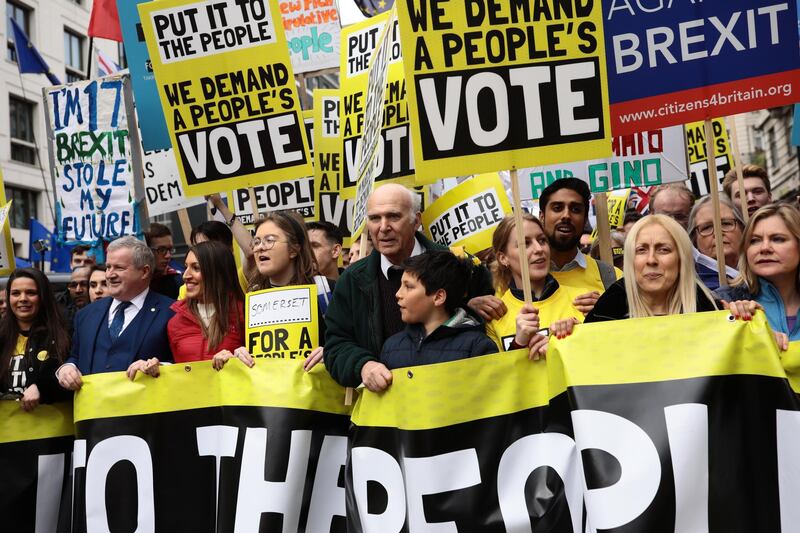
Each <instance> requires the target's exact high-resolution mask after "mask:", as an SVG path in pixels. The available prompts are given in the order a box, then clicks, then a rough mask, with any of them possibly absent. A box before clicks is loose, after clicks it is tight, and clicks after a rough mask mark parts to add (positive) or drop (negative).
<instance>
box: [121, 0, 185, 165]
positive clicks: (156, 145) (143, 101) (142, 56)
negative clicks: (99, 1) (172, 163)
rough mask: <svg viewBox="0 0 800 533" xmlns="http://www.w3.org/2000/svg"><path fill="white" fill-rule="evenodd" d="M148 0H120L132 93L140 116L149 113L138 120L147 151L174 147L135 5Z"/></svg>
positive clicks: (143, 144) (143, 143)
mask: <svg viewBox="0 0 800 533" xmlns="http://www.w3.org/2000/svg"><path fill="white" fill-rule="evenodd" d="M146 1H148V0H118V1H117V10H118V11H119V24H120V27H121V28H122V38H123V39H124V45H125V57H126V58H127V60H128V69H129V70H130V73H131V81H132V82H133V94H134V97H135V98H136V111H137V114H138V115H139V116H140V117H147V120H142V121H141V122H140V123H139V128H140V129H141V132H142V146H144V149H145V150H147V151H150V150H167V149H169V148H172V143H171V142H170V140H169V132H168V131H167V124H166V122H165V121H164V110H163V109H162V107H161V100H159V97H158V88H157V87H156V78H155V76H154V75H153V69H152V68H151V67H150V53H149V52H148V51H147V43H145V42H144V34H143V33H142V25H141V23H140V22H139V10H138V9H136V6H137V5H139V4H141V3H142V2H146Z"/></svg>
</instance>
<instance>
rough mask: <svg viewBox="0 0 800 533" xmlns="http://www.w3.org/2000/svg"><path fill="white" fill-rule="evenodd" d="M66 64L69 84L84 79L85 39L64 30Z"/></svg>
mask: <svg viewBox="0 0 800 533" xmlns="http://www.w3.org/2000/svg"><path fill="white" fill-rule="evenodd" d="M64 63H65V64H66V66H67V68H66V71H67V83H72V82H74V81H80V80H82V79H84V73H85V72H86V69H85V68H84V67H83V37H81V36H80V35H78V34H77V33H73V32H71V31H69V30H64Z"/></svg>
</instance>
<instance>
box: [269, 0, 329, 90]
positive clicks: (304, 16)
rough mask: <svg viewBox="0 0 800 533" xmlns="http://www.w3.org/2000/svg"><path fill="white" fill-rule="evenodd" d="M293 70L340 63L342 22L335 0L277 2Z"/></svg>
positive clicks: (301, 72)
mask: <svg viewBox="0 0 800 533" xmlns="http://www.w3.org/2000/svg"><path fill="white" fill-rule="evenodd" d="M278 5H279V6H280V10H281V18H282V19H283V29H284V30H285V31H286V42H287V44H288V45H289V56H290V57H291V59H292V68H294V73H295V74H303V73H305V72H313V71H316V70H323V69H326V68H338V67H339V44H340V40H341V39H340V33H341V29H342V27H341V24H340V22H339V9H338V8H337V6H336V2H335V0H280V1H279V2H278Z"/></svg>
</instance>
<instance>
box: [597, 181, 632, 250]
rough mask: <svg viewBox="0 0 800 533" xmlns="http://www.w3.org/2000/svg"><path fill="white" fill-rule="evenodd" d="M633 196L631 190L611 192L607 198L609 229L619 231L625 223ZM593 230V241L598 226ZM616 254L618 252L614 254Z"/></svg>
mask: <svg viewBox="0 0 800 533" xmlns="http://www.w3.org/2000/svg"><path fill="white" fill-rule="evenodd" d="M630 195H631V190H630V189H617V190H614V191H611V193H609V194H608V196H607V197H606V200H607V203H608V227H610V228H612V229H619V228H621V227H622V226H623V224H624V223H625V208H626V207H627V206H628V198H629V197H630ZM598 225H599V224H595V228H594V229H593V230H592V235H591V240H592V242H594V240H595V239H596V238H597V226H598ZM614 253H616V252H614Z"/></svg>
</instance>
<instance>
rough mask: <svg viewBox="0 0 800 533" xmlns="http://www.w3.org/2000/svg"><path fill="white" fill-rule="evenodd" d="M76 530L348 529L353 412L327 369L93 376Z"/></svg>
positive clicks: (83, 422) (287, 364) (82, 432)
mask: <svg viewBox="0 0 800 533" xmlns="http://www.w3.org/2000/svg"><path fill="white" fill-rule="evenodd" d="M75 401H76V404H75V421H76V426H75V429H76V444H75V454H74V456H75V474H74V475H75V492H76V494H77V498H76V516H75V529H74V531H89V532H91V531H139V532H142V533H144V532H152V531H176V532H177V531H198V532H199V531H231V532H256V531H276V532H281V531H282V532H284V533H289V532H292V533H294V532H298V531H326V532H327V531H342V532H343V531H345V518H344V515H345V505H344V487H343V485H340V482H339V480H340V478H341V472H342V471H343V469H344V463H345V459H346V455H347V427H348V423H349V418H348V413H349V407H345V406H344V389H342V388H341V387H339V386H338V385H336V384H335V383H333V381H332V380H331V378H330V377H329V376H328V374H327V372H325V369H324V368H323V367H322V366H321V365H320V366H319V367H317V368H315V369H313V371H311V372H304V371H303V369H302V366H301V365H300V363H299V362H297V361H282V360H275V361H270V362H269V364H265V363H263V362H262V361H261V360H259V361H258V362H257V363H256V366H255V367H253V368H247V367H246V366H245V365H243V364H241V363H240V362H239V361H238V360H231V361H229V362H228V364H227V365H226V366H225V367H224V368H223V369H222V370H220V371H218V372H217V371H215V370H213V369H212V367H211V364H210V363H209V362H202V363H194V364H188V365H172V366H166V367H162V369H161V376H160V377H158V378H156V379H153V378H150V377H149V376H144V375H141V374H140V375H138V376H137V377H136V380H135V381H134V382H131V381H129V380H128V379H127V378H126V377H125V375H124V374H123V373H112V374H98V375H93V376H87V377H85V378H84V386H83V389H82V390H81V391H80V393H78V395H77V396H76V400H75Z"/></svg>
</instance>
